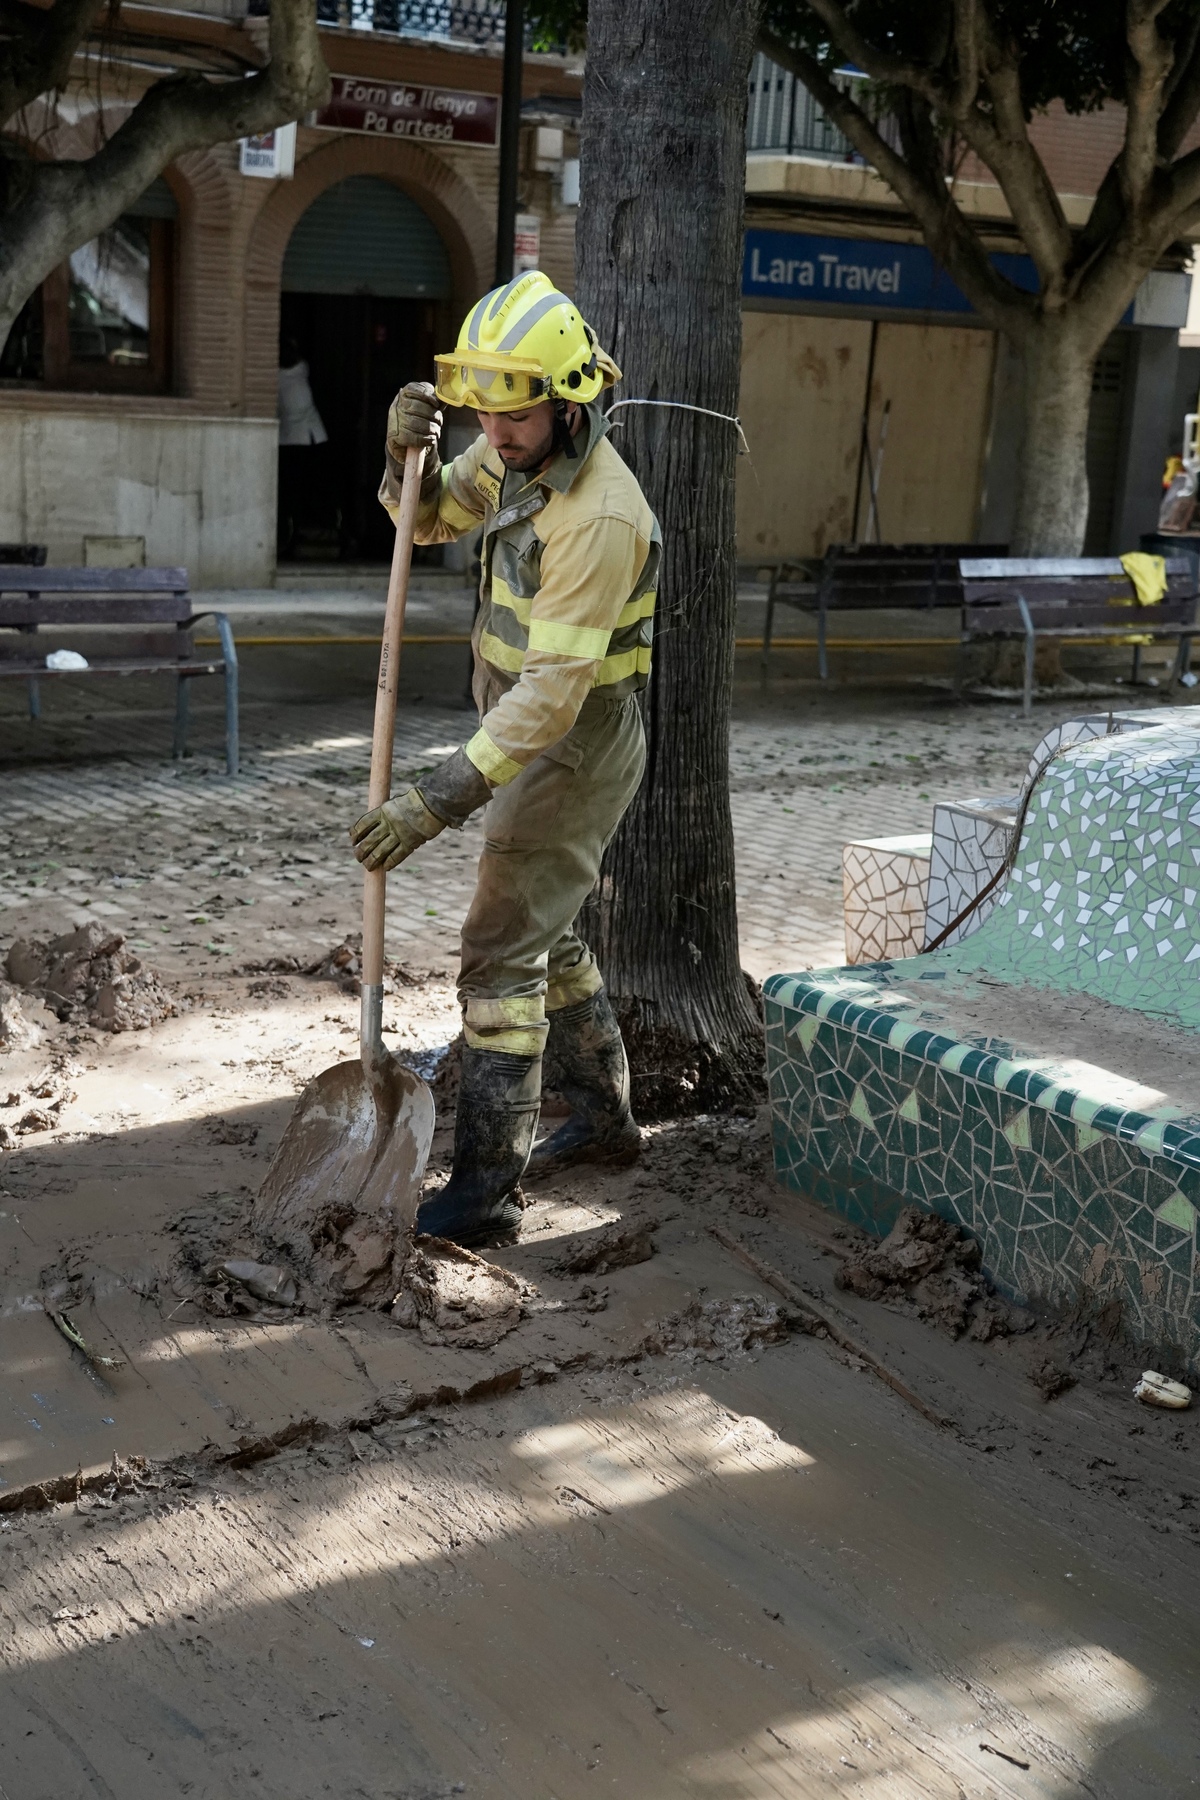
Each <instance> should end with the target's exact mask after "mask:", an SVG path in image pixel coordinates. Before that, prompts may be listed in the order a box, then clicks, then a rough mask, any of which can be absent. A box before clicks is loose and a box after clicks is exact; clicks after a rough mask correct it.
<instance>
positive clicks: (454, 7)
mask: <svg viewBox="0 0 1200 1800" xmlns="http://www.w3.org/2000/svg"><path fill="white" fill-rule="evenodd" d="M317 18H318V19H319V20H320V22H321V24H322V25H343V26H349V27H350V28H351V29H353V30H356V31H385V32H390V33H394V34H397V35H400V36H403V37H421V38H432V39H435V40H437V41H438V42H440V43H460V44H461V43H467V44H496V45H502V44H503V42H504V0H476V3H475V4H474V5H470V6H464V5H460V4H458V0H317Z"/></svg>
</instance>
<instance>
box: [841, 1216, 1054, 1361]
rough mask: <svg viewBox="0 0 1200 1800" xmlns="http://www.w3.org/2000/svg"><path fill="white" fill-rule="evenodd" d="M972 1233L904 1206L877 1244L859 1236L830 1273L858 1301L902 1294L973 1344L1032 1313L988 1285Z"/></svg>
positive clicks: (1005, 1332)
mask: <svg viewBox="0 0 1200 1800" xmlns="http://www.w3.org/2000/svg"><path fill="white" fill-rule="evenodd" d="M981 1261H982V1255H981V1252H980V1248H979V1245H978V1244H977V1243H976V1242H975V1240H974V1238H970V1237H967V1236H966V1235H965V1233H964V1232H963V1231H962V1230H961V1229H960V1228H959V1227H958V1226H957V1225H951V1224H949V1223H948V1222H947V1221H946V1220H945V1219H939V1218H938V1216H937V1214H936V1213H926V1212H922V1211H921V1210H920V1209H919V1207H916V1206H906V1207H905V1208H904V1209H903V1211H902V1212H901V1214H900V1216H899V1218H898V1219H897V1220H896V1223H895V1224H894V1225H893V1226H892V1229H891V1231H890V1232H889V1233H888V1235H887V1237H885V1238H884V1239H883V1241H882V1243H878V1242H876V1241H875V1240H873V1239H871V1238H862V1239H859V1240H858V1241H857V1242H856V1243H855V1244H854V1245H853V1247H852V1248H851V1250H850V1254H849V1255H848V1257H847V1259H846V1261H845V1263H844V1264H843V1265H842V1267H841V1268H840V1269H839V1270H838V1272H837V1274H836V1275H835V1276H834V1283H835V1285H836V1286H837V1287H840V1288H843V1289H845V1290H846V1292H847V1293H851V1294H857V1295H858V1296H859V1298H860V1299H862V1300H905V1301H908V1302H910V1303H911V1305H912V1306H913V1307H914V1308H915V1310H916V1312H917V1315H918V1317H919V1318H921V1319H924V1320H926V1321H927V1322H929V1323H930V1324H934V1325H940V1326H941V1327H942V1328H943V1329H944V1330H946V1331H948V1332H949V1333H950V1335H951V1337H956V1338H957V1337H961V1336H962V1335H963V1333H964V1332H965V1333H966V1335H967V1336H968V1337H970V1338H974V1339H975V1340H976V1342H978V1343H986V1342H987V1341H988V1339H989V1338H994V1337H1007V1336H1010V1335H1011V1334H1012V1333H1014V1332H1019V1331H1027V1330H1028V1329H1029V1327H1030V1326H1031V1325H1032V1324H1033V1319H1032V1317H1031V1316H1030V1315H1029V1314H1028V1313H1026V1312H1023V1311H1022V1310H1021V1309H1020V1308H1019V1307H1016V1306H1010V1305H1009V1303H1008V1302H1007V1301H1006V1300H1003V1299H1001V1298H1000V1296H999V1295H998V1294H996V1293H995V1292H993V1290H992V1288H991V1286H990V1285H989V1283H988V1282H987V1280H986V1279H985V1277H984V1275H983V1272H982V1269H981V1266H980V1265H981Z"/></svg>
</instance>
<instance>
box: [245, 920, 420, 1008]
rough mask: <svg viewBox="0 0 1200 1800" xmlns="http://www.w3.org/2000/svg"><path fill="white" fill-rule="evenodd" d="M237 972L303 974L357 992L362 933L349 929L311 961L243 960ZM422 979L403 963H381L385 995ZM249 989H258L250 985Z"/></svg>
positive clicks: (291, 958) (295, 958) (287, 958)
mask: <svg viewBox="0 0 1200 1800" xmlns="http://www.w3.org/2000/svg"><path fill="white" fill-rule="evenodd" d="M237 972H238V974H239V975H306V976H308V977H309V979H310V980H312V981H333V982H336V984H337V986H338V987H340V988H341V990H342V992H343V993H346V994H358V993H361V991H362V933H361V932H359V931H354V932H351V933H350V935H349V936H348V937H344V938H343V939H342V941H341V943H340V944H334V945H333V947H332V948H331V949H329V950H326V951H324V952H323V953H322V954H321V955H320V956H318V957H317V959H316V961H315V962H302V961H301V959H300V958H299V957H298V956H268V957H265V958H260V959H259V960H258V961H257V962H246V963H243V964H242V965H241V967H240V968H239V969H238V971H237ZM422 980H423V977H422V976H421V975H419V974H417V973H416V972H415V971H414V970H412V969H410V968H409V967H408V965H407V963H401V962H385V963H384V965H383V991H384V993H385V994H394V993H396V992H397V990H398V989H399V988H402V987H420V985H421V983H422ZM250 991H251V993H255V992H256V991H262V990H261V989H256V988H251V990H250ZM285 991H286V990H285Z"/></svg>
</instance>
